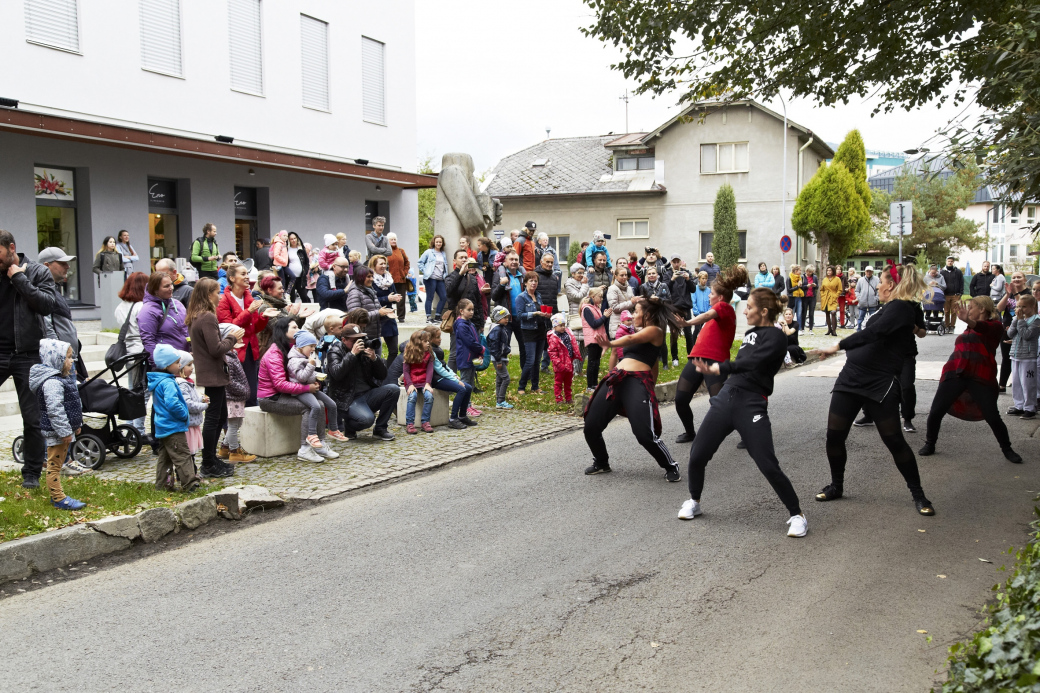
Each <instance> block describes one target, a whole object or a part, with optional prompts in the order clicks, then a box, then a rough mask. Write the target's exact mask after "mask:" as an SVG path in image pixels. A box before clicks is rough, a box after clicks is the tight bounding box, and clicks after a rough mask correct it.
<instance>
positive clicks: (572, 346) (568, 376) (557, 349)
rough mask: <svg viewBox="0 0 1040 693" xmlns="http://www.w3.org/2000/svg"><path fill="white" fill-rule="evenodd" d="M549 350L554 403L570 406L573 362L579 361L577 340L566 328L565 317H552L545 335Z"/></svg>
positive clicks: (571, 400)
mask: <svg viewBox="0 0 1040 693" xmlns="http://www.w3.org/2000/svg"><path fill="white" fill-rule="evenodd" d="M546 340H547V343H548V349H549V361H551V362H552V368H553V376H554V378H555V381H554V382H553V393H554V394H555V395H556V403H557V404H560V403H561V402H563V401H566V402H567V404H570V403H572V402H573V401H574V398H573V397H572V396H571V381H572V380H574V362H575V361H581V356H580V353H581V352H580V351H579V350H578V340H577V339H575V337H574V333H573V332H571V329H570V328H569V327H567V316H566V315H564V314H563V313H557V314H556V315H554V316H552V329H551V330H549V331H548V332H547V333H546Z"/></svg>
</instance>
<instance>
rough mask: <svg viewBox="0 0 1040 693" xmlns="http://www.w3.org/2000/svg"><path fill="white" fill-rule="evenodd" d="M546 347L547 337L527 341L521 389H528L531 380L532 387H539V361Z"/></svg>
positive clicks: (533, 388) (519, 386)
mask: <svg viewBox="0 0 1040 693" xmlns="http://www.w3.org/2000/svg"><path fill="white" fill-rule="evenodd" d="M543 349H545V339H544V338H542V339H539V340H536V341H533V342H525V343H524V350H525V351H526V352H527V353H526V354H525V355H524V356H525V358H524V369H523V370H522V371H521V372H520V383H519V385H518V389H519V390H526V389H527V382H528V381H530V382H531V389H532V390H537V389H538V373H539V371H538V362H539V361H540V360H541V359H542V350H543Z"/></svg>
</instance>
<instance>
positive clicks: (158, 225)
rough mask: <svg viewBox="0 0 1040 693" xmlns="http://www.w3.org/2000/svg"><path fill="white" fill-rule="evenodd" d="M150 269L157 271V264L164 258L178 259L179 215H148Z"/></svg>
mask: <svg viewBox="0 0 1040 693" xmlns="http://www.w3.org/2000/svg"><path fill="white" fill-rule="evenodd" d="M148 246H149V258H148V260H149V268H150V269H151V271H152V272H154V271H155V263H156V262H157V261H159V260H161V259H163V258H170V259H171V260H172V259H175V258H176V257H177V215H176V214H169V213H162V214H155V213H149V214H148Z"/></svg>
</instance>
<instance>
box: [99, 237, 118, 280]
mask: <svg viewBox="0 0 1040 693" xmlns="http://www.w3.org/2000/svg"><path fill="white" fill-rule="evenodd" d="M93 270H94V274H96V275H98V276H101V273H102V272H122V271H123V256H122V255H120V254H119V251H118V250H116V239H115V238H113V237H112V236H105V240H103V241H101V247H100V248H99V249H98V251H97V255H95V256H94V267H93Z"/></svg>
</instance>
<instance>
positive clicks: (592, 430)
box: [583, 297, 682, 482]
mask: <svg viewBox="0 0 1040 693" xmlns="http://www.w3.org/2000/svg"><path fill="white" fill-rule="evenodd" d="M634 303H635V312H634V313H633V315H632V324H633V325H634V326H635V328H636V329H637V332H636V333H635V334H631V335H627V336H625V337H621V338H619V339H614V340H610V339H607V336H606V335H604V334H603V333H602V332H596V333H595V335H594V337H595V340H596V343H597V344H598V345H599V347H600V348H601V349H614V348H618V349H623V353H622V357H621V360H620V361H619V362H618V364H617V366H615V367H614V369H613V370H611V371H610V373H608V374H607V377H605V378H604V379H603V381H602V382H600V383H599V385H598V386H597V387H596V391H595V392H594V393H593V394H592V396H591V397H590V398H589V402H588V404H587V405H585V411H584V414H583V416H584V418H585V442H586V443H588V445H589V450H591V451H592V466H590V467H589V468H588V469H586V470H585V474H587V475H593V474H606V473H608V472H610V471H611V469H610V456H609V454H608V453H607V445H606V443H605V442H604V440H603V431H604V430H606V428H607V424H609V423H610V421H611V420H612V419H613V418H614V417H615V416H617V415H619V414H620V415H621V416H625V417H628V422H629V425H631V427H632V433H633V434H635V437H636V440H637V441H638V442H639V444H640V445H642V446H643V449H644V450H646V451H647V452H648V453H650V455H651V456H652V457H653V458H654V460H656V461H657V464H659V465H660V466H661V467H662V468H663V469H664V470H665V478H666V479H668V481H672V482H676V481H680V480H681V479H682V477H681V476H680V474H679V465H677V464H676V463H675V461H674V460H673V459H672V455H671V453H670V452H668V447H667V446H666V445H665V444H664V441H662V440H661V415H660V412H659V411H658V409H657V395H656V394H655V392H654V385H655V381H656V379H655V377H654V369H655V368H656V366H657V362H658V357H659V356H660V353H661V345H662V344H664V337H665V328H667V327H668V325H670V324H671V325H675V324H677V323H678V322H679V321H678V319H677V318H676V317H675V308H674V307H673V306H672V305H671V303H668V302H667V301H662V300H661V299H659V298H657V297H654V298H650V299H645V298H638V299H635V300H634Z"/></svg>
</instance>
